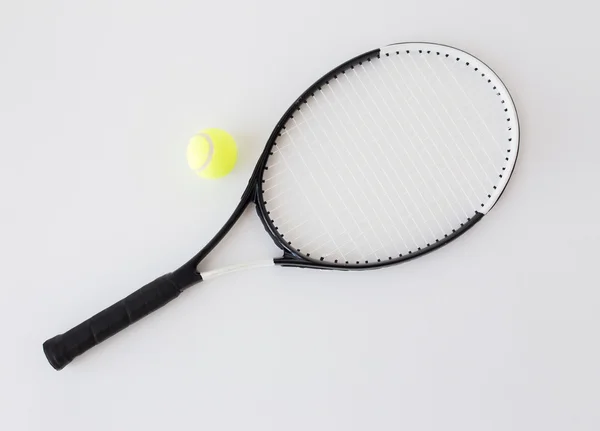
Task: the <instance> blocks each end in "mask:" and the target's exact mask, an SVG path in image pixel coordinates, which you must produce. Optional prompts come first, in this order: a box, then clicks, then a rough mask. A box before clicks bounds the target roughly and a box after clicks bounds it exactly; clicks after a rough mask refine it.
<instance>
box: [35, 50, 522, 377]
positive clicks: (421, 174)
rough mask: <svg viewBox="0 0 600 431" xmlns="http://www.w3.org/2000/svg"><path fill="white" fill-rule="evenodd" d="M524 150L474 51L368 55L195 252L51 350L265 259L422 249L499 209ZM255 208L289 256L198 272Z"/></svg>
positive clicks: (317, 100)
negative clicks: (250, 207)
mask: <svg viewBox="0 0 600 431" xmlns="http://www.w3.org/2000/svg"><path fill="white" fill-rule="evenodd" d="M518 148H519V123H518V120H517V112H516V109H515V106H514V103H513V101H512V98H511V96H510V95H509V93H508V90H507V89H506V87H505V86H504V84H503V83H502V82H501V81H500V79H499V78H498V76H497V75H496V74H495V73H494V72H493V71H492V70H491V69H490V68H489V67H488V66H486V65H485V64H484V63H483V62H482V61H480V60H478V59H477V58H475V57H473V56H472V55H469V54H467V53H466V52H463V51H460V50H458V49H455V48H451V47H448V46H444V45H438V44H431V43H401V44H395V45H390V46H386V47H383V48H381V49H375V50H373V51H369V52H367V53H365V54H362V55H359V56H358V57H355V58H353V59H351V60H349V61H347V62H345V63H343V64H342V65H340V66H338V67H336V68H335V69H333V70H332V71H331V72H329V73H327V74H326V75H325V76H323V77H322V78H321V79H319V80H318V81H317V82H316V83H314V84H313V85H311V86H310V87H309V88H308V90H306V91H305V92H304V93H302V94H301V95H300V97H298V99H296V101H294V103H293V104H292V105H291V106H290V108H289V109H288V110H287V111H286V112H285V114H284V115H283V117H282V118H281V119H280V120H279V122H278V123H277V125H276V126H275V129H274V130H273V132H272V133H271V136H270V137H269V140H268V141H267V144H266V147H265V149H264V151H263V153H262V155H261V156H260V158H259V160H258V164H257V165H256V168H255V170H254V173H253V174H252V177H251V178H250V181H249V183H248V186H247V187H246V190H245V191H244V193H243V195H242V197H241V200H240V203H239V204H238V206H237V207H236V209H235V210H234V212H233V214H232V215H231V217H230V218H229V220H227V222H226V223H225V225H224V226H223V227H222V228H221V230H220V231H219V232H217V234H216V235H215V237H214V238H213V239H212V240H211V241H209V242H208V244H207V245H206V246H205V247H204V248H203V249H202V250H200V252H198V254H197V255H196V256H194V257H193V258H192V259H191V260H190V261H188V262H187V263H185V264H184V265H183V266H182V267H181V268H179V269H177V270H176V271H174V272H172V273H169V274H166V275H163V276H162V277H159V278H157V279H156V280H154V281H153V282H151V283H149V284H147V285H146V286H144V287H142V288H141V289H140V290H138V291H136V292H134V293H133V294H131V295H129V296H128V297H127V298H125V299H123V300H122V301H120V302H117V303H116V304H114V305H113V306H111V307H109V308H107V309H105V310H104V311H102V312H100V313H98V314H97V315H95V316H94V317H92V318H91V319H89V320H87V321H86V322H83V323H82V324H80V325H78V326H76V327H75V328H73V329H71V330H70V331H68V332H66V333H64V334H62V335H58V336H56V337H54V338H51V339H50V340H48V341H46V342H45V343H44V352H45V354H46V357H47V358H48V360H49V361H50V364H51V365H52V366H53V367H54V368H56V369H61V368H63V367H64V366H65V365H67V364H68V363H69V362H71V360H72V359H73V358H75V357H76V356H78V355H80V354H81V353H83V352H85V351H86V350H88V349H90V348H91V347H93V346H95V345H97V344H98V343H100V342H102V341H103V340H105V339H106V338H108V337H110V336H112V335H114V334H116V333H117V332H119V331H120V330H122V329H124V328H125V327H127V326H129V325H130V324H131V323H132V322H135V321H136V320H138V319H140V318H142V317H144V316H146V315H147V314H148V313H150V312H152V311H154V310H156V309H157V308H159V307H161V306H163V305H165V304H166V303H167V302H169V301H170V300H172V299H174V298H176V297H177V296H178V295H179V294H180V293H181V292H182V291H184V290H185V289H187V288H188V287H190V286H192V285H193V284H196V283H198V282H201V281H203V280H205V281H206V280H208V279H210V278H213V277H215V276H218V275H221V274H224V273H227V272H231V271H236V270H239V269H244V268H250V267H259V266H267V265H281V266H290V267H304V268H317V269H338V270H362V269H374V268H380V267H383V266H387V265H391V264H395V263H400V262H406V261H408V260H410V259H413V258H415V257H418V256H422V255H424V254H426V253H428V252H430V251H432V250H435V249H437V248H439V247H441V246H442V245H445V244H447V243H449V242H450V241H452V240H454V239H455V238H457V237H458V236H460V235H461V234H463V233H464V232H465V231H467V230H468V229H469V228H470V227H472V226H473V225H474V224H475V223H477V222H478V221H479V220H481V219H482V218H483V217H484V215H485V214H487V212H488V211H490V209H491V208H492V207H493V206H494V204H495V203H496V202H497V200H498V198H499V197H500V195H501V194H502V192H503V191H504V189H505V187H506V185H507V183H508V180H509V178H510V176H511V173H512V171H513V168H514V166H515V162H516V159H517V153H518ZM251 203H254V204H255V205H256V211H257V213H258V216H259V218H260V219H261V221H262V222H263V225H264V227H265V229H266V231H267V233H268V234H269V235H270V237H271V239H272V240H273V241H274V242H275V243H276V244H277V245H278V246H279V247H280V248H281V250H282V251H283V254H282V256H280V257H277V258H275V259H273V260H269V261H259V262H255V263H250V264H244V265H233V266H230V267H226V268H223V269H219V270H213V271H206V272H202V273H201V272H199V271H198V265H199V264H200V263H201V262H202V260H203V259H204V258H205V257H206V256H207V255H208V254H209V253H210V252H211V250H212V249H213V248H214V247H215V246H216V245H217V244H218V243H219V241H221V239H222V238H223V237H224V236H225V234H226V233H227V232H228V231H229V230H230V229H231V227H232V226H233V225H234V224H235V223H236V221H237V220H238V218H239V217H240V216H241V214H242V213H243V211H244V209H245V208H246V206H247V205H249V204H251Z"/></svg>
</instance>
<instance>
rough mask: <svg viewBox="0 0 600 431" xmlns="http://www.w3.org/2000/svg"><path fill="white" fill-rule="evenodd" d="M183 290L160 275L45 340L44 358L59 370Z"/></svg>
mask: <svg viewBox="0 0 600 431" xmlns="http://www.w3.org/2000/svg"><path fill="white" fill-rule="evenodd" d="M182 290H183V289H182V288H181V287H180V286H179V284H178V283H177V282H175V280H174V277H173V274H166V275H163V276H162V277H159V278H157V279H156V280H154V281H152V282H151V283H148V284H147V285H145V286H144V287H142V288H141V289H139V290H137V291H135V292H134V293H132V294H131V295H129V296H128V297H126V298H125V299H123V300H121V301H119V302H117V303H116V304H113V305H111V306H110V307H108V308H106V309H105V310H103V311H101V312H100V313H98V314H96V315H95V316H94V317H92V318H90V319H88V320H86V321H85V322H83V323H81V324H79V325H77V326H76V327H74V328H73V329H71V330H70V331H68V332H65V333H64V334H61V335H57V336H56V337H54V338H51V339H49V340H47V341H46V342H45V343H44V353H45V354H46V358H48V361H49V362H50V365H52V366H53V367H54V368H55V369H57V370H61V369H62V368H64V367H65V366H66V365H67V364H69V363H70V362H71V361H72V360H73V359H74V358H76V357H77V356H79V355H81V354H82V353H84V352H86V351H87V350H89V349H91V348H92V347H94V346H96V345H98V344H100V343H101V342H102V341H104V340H106V339H107V338H109V337H111V336H112V335H115V334H116V333H117V332H119V331H121V330H123V329H125V328H127V327H128V326H129V325H131V324H132V323H133V322H136V321H137V320H139V319H141V318H142V317H144V316H146V315H148V314H150V313H152V312H153V311H155V310H157V309H159V308H160V307H162V306H163V305H165V304H166V303H168V302H170V301H171V300H173V299H175V298H177V296H179V293H180V292H181V291H182Z"/></svg>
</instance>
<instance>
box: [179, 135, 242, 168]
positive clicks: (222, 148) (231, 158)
mask: <svg viewBox="0 0 600 431" xmlns="http://www.w3.org/2000/svg"><path fill="white" fill-rule="evenodd" d="M187 161H188V165H189V166H190V168H191V169H192V170H193V171H194V172H196V174H198V175H199V176H201V177H203V178H220V177H223V176H225V175H227V174H228V173H229V172H231V170H232V169H233V167H234V166H235V162H236V161H237V146H236V144H235V141H234V140H233V138H232V137H231V135H230V134H229V133H227V132H226V131H224V130H220V129H206V130H203V131H201V132H200V133H197V134H196V135H195V136H193V137H192V139H190V143H189V144H188V147H187Z"/></svg>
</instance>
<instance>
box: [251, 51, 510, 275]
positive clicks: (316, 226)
mask: <svg viewBox="0 0 600 431" xmlns="http://www.w3.org/2000/svg"><path fill="white" fill-rule="evenodd" d="M518 149H519V121H518V116H517V111H516V107H515V105H514V102H513V99H512V97H511V96H510V93H509V92H508V89H507V88H506V86H505V85H504V83H503V82H502V81H501V80H500V78H499V77H498V76H497V75H496V73H494V72H493V71H492V69H490V68H489V67H488V66H487V65H486V64H485V63H483V62H482V61H481V60H479V59H477V58H476V57H474V56H472V55H470V54H468V53H466V52H464V51H461V50H459V49H456V48H453V47H449V46H445V45H440V44H433V43H400V44H394V45H389V46H386V47H384V48H381V49H377V50H373V51H369V52H367V53H365V54H362V55H360V56H358V57H355V58H353V59H351V60H349V61H347V62H345V63H343V64H341V65H340V66H338V67H336V68H335V69H333V70H332V71H330V72H329V73H327V74H326V75H324V76H323V77H322V78H321V79H319V80H318V81H317V82H315V83H314V84H313V85H312V86H310V87H309V88H308V89H307V90H306V91H305V92H304V93H303V94H302V95H301V96H300V97H299V98H298V99H297V100H296V101H295V102H294V103H293V104H292V106H290V108H289V109H288V110H287V111H286V113H285V114H284V115H283V117H282V118H281V120H280V121H279V122H278V124H277V126H276V127H275V129H274V130H273V133H272V134H271V136H270V138H269V141H268V142H267V145H266V148H265V151H264V153H263V157H261V162H260V163H259V166H258V167H257V169H258V170H257V185H256V190H255V193H256V202H257V211H258V214H259V217H260V218H261V220H262V221H263V224H264V226H265V228H266V229H267V231H268V232H269V234H270V235H271V237H272V238H273V240H274V241H275V243H276V244H277V245H278V246H279V247H280V248H282V250H283V251H284V257H283V258H282V259H276V260H275V262H276V263H279V264H284V265H290V266H303V267H315V268H330V269H344V270H351V269H369V268H376V267H380V266H384V265H390V264H395V263H399V262H402V261H406V260H408V259H412V258H415V257H417V256H421V255H423V254H426V253H428V252H430V251H433V250H435V249H436V248H439V247H440V246H442V245H444V244H447V243H448V242H450V241H452V240H453V239H455V238H457V237H458V236H460V235H461V234H462V233H464V232H465V231H466V230H468V229H469V228H470V227H472V226H473V225H474V224H475V223H476V222H477V221H479V220H480V219H481V218H482V217H483V215H485V214H486V213H487V212H489V210H490V209H491V208H492V207H493V206H494V205H495V203H496V202H497V201H498V199H499V197H500V195H501V194H502V192H503V191H504V189H505V188H506V185H507V184H508V181H509V179H510V176H511V174H512V172H513V169H514V166H515V163H516V159H517V155H518Z"/></svg>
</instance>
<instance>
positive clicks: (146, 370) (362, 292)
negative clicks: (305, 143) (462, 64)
mask: <svg viewBox="0 0 600 431" xmlns="http://www.w3.org/2000/svg"><path fill="white" fill-rule="evenodd" d="M555 5H560V6H555ZM593 8H594V5H593V3H591V2H584V1H582V0H575V1H571V2H567V3H564V2H558V3H552V2H537V1H536V2H534V1H525V2H524V1H516V0H508V1H505V2H502V3H490V2H481V1H474V0H460V1H455V2H445V1H441V0H428V1H418V2H417V1H410V0H409V1H405V2H392V3H390V2H388V1H386V2H384V1H382V0H373V1H369V2H362V3H358V5H357V6H353V7H350V3H348V2H342V1H339V0H338V1H329V2H321V1H318V2H317V1H312V0H308V1H304V2H302V3H301V4H300V3H297V2H292V3H290V2H287V3H286V2H276V1H266V0H259V1H258V2H241V1H238V2H235V3H232V2H210V3H208V2H199V1H191V0H190V1H181V0H174V1H170V2H158V1H143V2H142V1H132V0H119V1H103V2H82V1H74V0H73V1H54V2H49V1H27V0H23V1H13V2H8V1H5V2H3V3H2V5H1V6H0V54H1V55H0V74H1V77H2V79H1V80H0V143H1V145H2V153H1V156H0V184H2V200H1V202H2V208H1V211H0V214H1V215H0V217H1V221H0V238H1V239H0V244H1V245H0V253H1V256H0V261H1V262H2V268H3V279H2V300H1V301H0V307H1V310H0V311H1V314H0V327H1V328H2V333H1V337H0V339H1V340H2V354H1V355H0V370H1V371H0V373H1V374H0V383H1V384H0V429H3V430H4V429H6V430H19V431H20V430H46V431H47V430H61V431H70V430H88V431H95V430H102V431H106V430H164V429H169V430H199V429H202V430H211V431H220V430H240V429H244V430H263V431H264V430H303V431H304V430H309V429H310V430H371V429H373V430H399V429H407V430H440V429H443V430H460V431H467V430H469V431H470V430H473V431H481V430H502V431H505V430H523V431H525V430H527V431H529V430H532V429H543V430H546V431H547V430H557V431H558V430H560V431H563V430H567V429H569V430H578V431H582V430H586V431H587V430H597V429H598V428H599V427H600V412H599V410H598V405H599V404H600V392H599V390H598V387H600V371H599V367H598V363H600V348H599V347H598V327H599V325H600V315H599V313H598V309H599V308H600V291H599V289H598V285H599V284H600V283H599V282H598V276H597V266H598V265H597V258H598V252H597V247H598V240H599V239H600V238H599V236H600V234H599V227H600V226H599V222H598V216H599V215H600V214H599V206H598V191H597V185H598V173H597V172H598V167H597V163H598V162H597V161H598V159H599V156H600V147H599V146H598V138H597V124H598V118H597V117H598V100H599V98H598V96H599V88H600V87H599V86H598V76H597V74H598V72H597V71H598V67H597V65H598V60H597V58H598V56H597V54H596V52H595V51H594V47H595V45H594V43H593V42H594V41H596V40H598V37H599V33H598V25H597V22H596V21H597V19H596V13H595V12H594V9H593ZM405 40H431V41H438V42H442V43H447V44H450V45H454V46H457V47H461V48H463V49H465V50H467V51H469V52H471V53H473V54H474V55H476V56H479V57H481V58H482V59H484V60H485V61H486V62H487V63H489V64H490V65H492V67H493V68H494V70H495V71H496V72H497V73H498V75H499V76H501V77H502V79H503V80H504V82H505V83H506V85H507V86H508V88H509V89H510V90H511V93H512V95H513V97H514V98H515V103H516V105H517V109H518V110H519V115H520V119H521V126H522V128H521V132H522V140H521V153H520V160H519V163H518V164H517V166H516V170H515V174H514V177H513V179H512V181H511V183H510V184H509V186H508V188H507V190H506V192H505V194H504V195H503V197H502V199H501V200H500V201H499V203H498V205H497V206H496V207H495V208H494V209H493V211H491V212H490V213H489V214H488V215H487V216H486V217H485V219H484V220H483V221H482V222H481V223H479V224H478V225H477V226H475V227H474V228H473V230H472V231H470V232H469V233H468V234H466V235H465V236H463V237H461V238H460V239H459V240H457V241H456V242H454V243H453V244H451V245H449V246H448V247H445V248H443V249H442V250H439V251H436V252H435V253H433V254H431V255H428V256H426V257H423V258H420V259H418V260H416V261H413V262H411V263H408V264H406V265H403V266H397V267H393V268H389V269H386V270H381V271H376V272H372V271H371V272H364V273H359V274H354V273H339V272H327V271H324V272H317V271H310V270H291V269H285V268H265V269H261V270H255V271H247V272H239V273H235V274H231V275H229V276H224V277H220V278H218V279H215V280H212V283H210V284H209V283H206V284H205V285H204V286H202V287H199V288H198V289H194V290H191V291H188V292H187V293H185V294H184V295H183V297H182V298H180V299H179V300H177V302H174V303H173V304H170V305H169V306H168V307H166V308H164V309H162V310H160V311H159V312H157V313H156V314H155V315H154V316H152V317H151V318H148V319H146V320H145V321H143V322H140V323H139V324H137V325H135V326H134V327H132V328H130V329H128V330H127V331H125V332H123V333H122V334H119V336H117V337H114V338H112V339H111V340H109V341H107V342H106V343H104V344H103V345H102V346H101V347H100V348H97V349H95V350H94V351H93V352H89V353H88V354H86V355H85V356H84V357H81V358H80V359H79V360H77V361H76V362H74V363H72V364H71V365H70V366H68V367H67V368H66V369H65V370H63V371H61V372H56V371H54V370H53V369H52V368H51V367H50V366H49V365H48V364H47V362H46V359H45V358H44V356H43V354H42V349H41V343H42V342H43V341H44V340H45V339H46V338H48V337H50V336H53V335H55V334H56V333H57V332H59V331H63V330H66V329H69V328H70V327H71V326H72V325H74V324H76V323H79V322H80V321H81V320H82V319H85V318H87V317H89V316H90V315H91V314H92V313H95V312H96V311H98V310H99V309H100V308H102V307H104V306H107V305H109V304H111V303H112V302H114V301H115V300H118V299H120V298H121V297H122V296H124V295H125V294H128V293H129V292H130V291H131V290H132V289H135V288H137V287H139V286H140V285H142V284H143V283H145V282H147V281H149V280H151V279H153V278H154V277H155V276H157V275H160V274H162V273H164V272H166V271H169V270H171V269H173V268H175V267H176V266H177V265H178V264H179V263H181V262H183V261H184V260H186V259H187V258H188V257H189V256H190V255H191V254H192V253H194V252H195V251H196V250H197V249H198V248H199V246H201V245H203V244H204V243H205V242H206V241H207V240H208V239H209V238H210V237H211V236H212V235H213V234H214V233H215V232H216V231H217V229H218V228H219V227H220V226H221V224H222V222H223V220H224V219H225V217H227V216H228V215H229V213H230V212H231V211H232V210H233V208H234V205H235V204H236V202H237V201H238V199H239V196H240V193H241V191H242V189H243V188H244V186H245V184H246V181H247V179H248V175H249V174H250V172H251V170H252V167H253V165H254V163H255V160H256V158H257V157H258V154H259V153H260V150H261V149H262V146H263V143H264V142H265V140H266V138H267V136H268V135H269V133H270V131H271V128H272V127H273V125H274V124H275V122H276V121H277V119H278V118H279V116H280V115H281V114H282V112H283V111H284V110H285V109H286V108H287V107H288V106H289V104H290V103H291V102H292V101H293V100H294V98H295V97H297V96H298V94H299V93H300V92H301V91H303V90H304V89H305V88H306V86H307V85H309V84H310V83H312V82H313V81H314V79H315V78H316V77H318V76H320V74H321V73H323V72H325V71H327V70H329V69H330V68H331V67H332V66H335V65H337V64H338V63H339V62H340V61H343V60H345V59H346V58H348V57H350V56H352V55H354V54H357V53H360V52H363V51H365V50H367V49H370V48H372V47H377V46H380V45H383V44H386V43H393V42H398V41H405ZM206 126H216V127H222V128H225V129H227V130H229V131H230V132H231V133H232V134H233V135H234V136H235V137H236V138H237V140H238V142H239V145H240V157H239V160H240V163H239V165H238V166H237V168H236V170H235V171H234V173H233V174H232V175H230V176H229V177H227V178H225V179H223V180H222V181H218V182H207V181H202V180H200V179H198V178H197V177H196V176H195V174H193V173H192V172H190V171H189V170H188V168H187V167H186V162H185V145H186V143H187V140H188V138H189V136H190V135H192V134H193V133H195V132H196V131H197V130H199V129H200V128H202V127H206ZM235 235H237V237H235ZM234 244H235V245H237V246H238V247H239V249H237V250H236V251H235V252H233V253H232V254H227V253H226V252H225V250H226V249H227V248H228V246H229V247H230V246H232V245H234ZM229 250H231V248H229ZM216 251H217V252H218V253H216V254H215V255H214V256H211V259H210V261H209V262H207V268H209V267H217V266H221V265H225V264H234V263H239V262H242V261H244V260H245V259H244V257H245V258H247V256H248V255H250V254H251V255H252V256H253V257H254V258H255V259H258V258H260V257H269V256H272V255H273V253H274V252H275V250H274V246H273V245H272V244H270V243H269V240H268V238H267V237H266V236H265V235H264V232H262V227H261V226H260V223H259V222H258V221H257V220H256V218H255V217H254V215H253V211H252V210H249V211H248V214H247V217H246V218H245V219H244V220H243V224H242V225H241V226H240V228H239V229H237V230H236V231H235V232H234V237H230V238H229V239H228V240H227V241H226V243H225V244H224V246H223V247H220V248H219V249H218V250H216Z"/></svg>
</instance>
